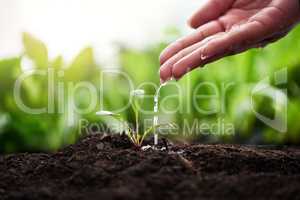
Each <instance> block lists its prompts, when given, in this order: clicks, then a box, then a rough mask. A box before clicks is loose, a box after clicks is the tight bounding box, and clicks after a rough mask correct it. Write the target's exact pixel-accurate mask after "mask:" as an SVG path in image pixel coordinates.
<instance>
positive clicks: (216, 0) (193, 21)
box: [188, 0, 234, 28]
mask: <svg viewBox="0 0 300 200" xmlns="http://www.w3.org/2000/svg"><path fill="white" fill-rule="evenodd" d="M233 2H234V0H207V1H206V2H205V3H204V4H203V5H202V6H201V8H200V9H199V10H198V11H197V12H196V13H195V14H194V15H193V16H192V17H191V18H190V19H189V21H188V23H189V25H190V26H191V27H192V28H198V27H199V26H201V25H203V24H205V23H207V22H209V21H212V20H215V19H217V18H218V17H220V16H221V15H223V14H224V13H225V12H226V11H227V10H228V9H229V8H230V7H231V6H232V5H233Z"/></svg>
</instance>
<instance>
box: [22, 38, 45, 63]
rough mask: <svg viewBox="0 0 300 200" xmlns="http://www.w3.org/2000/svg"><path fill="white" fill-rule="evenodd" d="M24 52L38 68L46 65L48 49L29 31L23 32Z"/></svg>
mask: <svg viewBox="0 0 300 200" xmlns="http://www.w3.org/2000/svg"><path fill="white" fill-rule="evenodd" d="M23 45H24V48H25V54H26V55H27V56H28V57H29V58H30V59H32V60H33V61H34V63H35V64H36V66H37V67H38V68H45V67H48V50H47V47H46V45H45V44H44V43H43V42H42V41H40V40H38V39H36V38H34V37H33V36H32V35H30V34H29V33H23Z"/></svg>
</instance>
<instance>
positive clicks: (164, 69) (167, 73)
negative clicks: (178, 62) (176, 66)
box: [159, 65, 172, 83]
mask: <svg viewBox="0 0 300 200" xmlns="http://www.w3.org/2000/svg"><path fill="white" fill-rule="evenodd" d="M159 76H160V82H161V83H164V82H166V81H167V80H168V79H170V77H171V76H172V70H171V68H170V67H169V66H166V65H163V66H161V68H160V69H159Z"/></svg>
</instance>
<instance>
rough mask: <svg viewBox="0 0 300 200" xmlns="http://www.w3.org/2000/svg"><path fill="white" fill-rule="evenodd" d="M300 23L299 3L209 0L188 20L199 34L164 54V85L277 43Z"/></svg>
mask: <svg viewBox="0 0 300 200" xmlns="http://www.w3.org/2000/svg"><path fill="white" fill-rule="evenodd" d="M299 21H300V5H299V0H208V1H207V2H205V4H204V5H203V6H202V7H201V8H200V9H199V10H198V11H197V12H196V13H195V14H194V15H193V16H192V17H191V19H190V20H189V24H190V26H191V27H192V28H195V29H196V31H195V32H193V33H192V34H190V35H188V36H185V37H183V38H181V39H179V40H177V41H175V42H174V43H172V44H170V45H169V46H168V47H167V48H166V49H165V50H164V51H163V52H162V54H161V56H160V63H161V68H160V78H161V82H165V81H167V80H169V79H170V78H172V77H174V78H175V79H180V78H181V77H182V76H183V75H184V74H186V73H187V72H189V71H191V70H193V69H195V68H196V67H199V66H204V65H205V64H207V63H210V62H213V61H216V60H218V59H220V58H222V57H225V56H228V55H233V54H238V53H241V52H243V51H246V50H248V49H250V48H255V47H263V46H265V45H267V44H269V43H271V42H274V41H277V40H278V39H280V38H282V37H284V36H285V35H286V34H287V33H288V32H289V31H290V30H291V29H292V28H293V27H294V26H295V25H296V24H297V23H298V22H299Z"/></svg>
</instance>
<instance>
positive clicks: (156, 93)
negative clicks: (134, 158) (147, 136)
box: [153, 82, 167, 146]
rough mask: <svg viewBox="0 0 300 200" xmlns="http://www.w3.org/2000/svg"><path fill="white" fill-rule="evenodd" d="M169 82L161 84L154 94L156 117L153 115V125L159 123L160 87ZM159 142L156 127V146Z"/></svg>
mask: <svg viewBox="0 0 300 200" xmlns="http://www.w3.org/2000/svg"><path fill="white" fill-rule="evenodd" d="M166 84H167V82H165V83H163V84H161V85H160V86H159V87H158V89H157V90H156V92H155V96H154V108H153V111H154V117H153V127H156V126H157V125H158V106H159V105H158V102H159V93H160V89H161V88H162V87H163V86H165V85H166ZM157 144H158V134H157V132H156V128H154V146H156V145H157Z"/></svg>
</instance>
